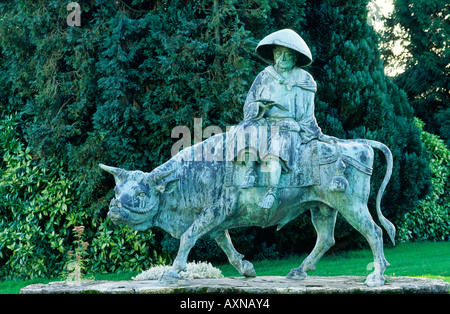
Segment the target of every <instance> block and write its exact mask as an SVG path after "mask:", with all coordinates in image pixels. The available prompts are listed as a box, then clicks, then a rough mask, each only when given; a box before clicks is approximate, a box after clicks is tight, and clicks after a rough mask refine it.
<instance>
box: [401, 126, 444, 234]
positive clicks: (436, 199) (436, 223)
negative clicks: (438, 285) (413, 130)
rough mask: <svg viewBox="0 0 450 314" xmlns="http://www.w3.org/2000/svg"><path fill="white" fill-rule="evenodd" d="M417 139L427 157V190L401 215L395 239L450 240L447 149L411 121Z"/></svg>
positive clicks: (440, 140)
mask: <svg viewBox="0 0 450 314" xmlns="http://www.w3.org/2000/svg"><path fill="white" fill-rule="evenodd" d="M415 122H416V124H417V126H418V127H419V128H420V129H421V138H422V141H423V143H424V144H425V147H426V150H427V153H428V154H429V155H430V158H431V163H430V169H431V172H432V177H431V185H432V188H431V191H430V193H429V194H428V195H427V196H426V198H425V199H424V200H422V201H420V202H419V205H418V206H417V207H416V208H415V209H413V210H411V211H409V212H407V213H405V214H404V215H403V218H402V219H401V220H400V221H399V223H398V226H397V228H398V240H399V242H405V241H409V240H414V241H422V240H432V241H449V240H450V223H449V222H450V149H449V148H448V147H447V146H446V145H445V142H444V141H443V140H442V139H440V138H439V136H437V135H434V134H431V133H428V132H426V131H424V130H423V127H424V123H423V122H422V121H421V120H419V119H417V118H416V119H415Z"/></svg>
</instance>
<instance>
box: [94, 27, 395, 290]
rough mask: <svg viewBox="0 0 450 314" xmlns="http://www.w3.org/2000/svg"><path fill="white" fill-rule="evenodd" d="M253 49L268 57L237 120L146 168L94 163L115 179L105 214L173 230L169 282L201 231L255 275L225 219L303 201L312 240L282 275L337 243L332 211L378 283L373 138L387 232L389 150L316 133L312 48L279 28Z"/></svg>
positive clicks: (294, 208)
mask: <svg viewBox="0 0 450 314" xmlns="http://www.w3.org/2000/svg"><path fill="white" fill-rule="evenodd" d="M256 54H257V55H258V56H259V57H260V58H261V59H262V60H264V61H266V62H268V63H269V64H270V65H269V66H268V67H267V68H266V69H264V70H263V71H262V72H261V73H260V74H259V75H258V76H257V77H256V79H255V81H254V83H253V85H252V87H251V88H250V91H249V93H248V96H247V99H246V101H245V104H244V106H243V109H244V119H243V121H242V122H240V123H239V124H238V125H236V126H234V127H232V128H231V129H229V130H228V131H227V132H226V133H222V134H217V135H214V136H212V137H210V138H209V139H207V140H205V141H203V142H201V143H198V144H195V145H194V146H191V147H188V148H185V149H183V150H182V151H180V152H179V153H178V154H177V155H175V156H174V157H172V158H171V159H170V160H168V161H167V162H166V163H164V164H163V165H161V166H159V167H157V168H156V169H154V170H153V171H152V172H150V173H145V172H142V171H139V170H137V171H126V170H123V169H120V168H115V167H110V166H105V165H102V164H100V167H101V168H102V169H104V170H105V171H107V172H109V173H111V174H112V175H114V178H115V180H116V187H115V192H116V195H115V198H114V199H113V200H112V201H111V203H110V208H109V213H108V216H109V217H110V218H111V220H112V221H113V222H114V223H116V224H126V225H128V226H130V227H131V228H132V229H135V230H141V231H144V230H146V229H148V228H151V227H160V228H162V229H164V230H166V231H167V232H169V233H170V234H171V235H172V236H173V237H175V238H179V239H180V247H179V251H178V254H177V257H176V259H175V261H174V262H173V265H172V267H171V269H170V270H169V271H166V272H165V273H164V274H163V275H162V276H161V278H160V280H161V281H163V282H169V283H172V282H176V281H178V273H179V272H180V271H181V270H184V269H185V268H186V262H187V257H188V254H189V251H190V250H191V249H192V247H193V246H194V245H195V243H196V241H197V240H198V239H200V238H205V239H215V241H216V242H217V243H218V245H219V246H220V247H221V248H222V250H223V251H224V252H225V253H226V255H227V256H228V260H229V261H230V263H231V264H232V265H233V266H234V267H236V269H237V270H238V271H239V273H240V274H242V275H243V276H247V277H254V276H256V273H255V270H254V268H253V265H252V264H251V263H250V262H249V261H247V260H244V259H243V257H244V256H243V255H242V254H239V253H238V252H237V251H236V249H235V248H234V246H233V244H232V242H231V239H230V235H229V233H228V229H230V228H237V227H244V226H261V227H268V226H278V229H280V228H282V227H283V226H284V225H285V224H287V223H288V222H290V221H292V220H293V219H295V218H296V217H297V216H298V215H300V214H301V213H303V212H305V211H307V210H310V211H311V217H312V222H313V225H314V227H315V229H316V231H317V242H316V245H315V247H314V249H313V251H312V252H311V254H310V255H309V256H308V257H306V259H305V260H304V261H303V262H302V264H301V265H300V266H299V267H298V268H295V269H292V270H291V271H290V273H289V274H288V275H287V278H288V279H293V280H302V279H304V278H305V277H306V273H307V272H308V271H309V270H312V269H314V268H315V264H316V263H317V262H318V261H319V259H320V258H321V257H322V256H323V254H324V253H325V252H326V251H327V250H328V249H329V248H330V247H331V246H332V245H333V244H334V226H335V223H336V215H337V213H338V212H339V213H341V214H342V216H343V217H344V218H345V219H346V220H347V221H348V222H349V223H350V224H351V225H352V226H353V227H354V228H355V229H357V230H358V231H359V232H360V233H361V234H362V235H363V236H364V237H365V238H366V239H367V241H368V242H369V244H370V247H371V249H372V252H373V255H374V262H373V265H374V271H373V272H372V273H371V274H369V275H368V277H367V279H366V281H365V282H366V284H367V285H368V286H381V285H383V284H384V278H383V273H384V271H385V269H386V266H388V265H389V264H388V262H387V261H386V259H385V257H384V252H383V238H382V229H381V228H380V227H378V226H377V225H376V224H375V222H374V221H373V219H372V217H371V216H370V214H369V210H368V208H367V201H368V198H369V194H370V193H369V189H370V178H371V174H372V170H373V168H372V166H373V160H374V151H373V148H375V149H379V150H381V151H382V152H383V154H384V156H385V157H386V161H387V170H386V174H385V177H384V180H383V182H382V184H381V187H380V189H379V191H378V195H377V200H376V210H377V215H378V218H379V220H380V222H381V224H382V226H383V227H384V228H385V229H386V230H387V233H388V235H389V237H390V238H391V240H392V242H394V238H395V227H394V226H393V225H392V223H391V222H389V221H388V220H387V219H386V218H385V217H383V215H382V213H381V209H380V203H381V197H382V195H383V192H384V190H385V188H386V185H387V184H388V181H389V179H390V176H391V173H392V165H393V161H392V154H391V152H390V150H389V149H388V148H387V147H386V146H385V145H384V144H382V143H380V142H377V141H371V140H364V139H356V140H340V139H337V138H335V137H331V136H328V135H325V134H323V133H322V131H321V129H320V128H319V126H318V125H317V121H316V118H315V116H314V96H315V92H316V89H317V87H316V82H315V81H314V79H313V77H312V76H311V75H310V74H309V73H308V72H306V71H305V70H303V69H302V67H303V66H306V65H309V64H310V63H311V62H312V57H311V52H310V50H309V48H308V46H307V45H306V43H305V42H304V41H303V39H302V38H301V37H300V36H299V35H298V34H297V33H295V32H294V31H292V30H289V29H284V30H281V31H278V32H275V33H272V34H270V35H268V36H267V37H265V38H264V39H263V40H261V42H260V43H259V44H258V46H257V48H256ZM211 150H212V151H215V152H220V154H217V153H215V154H214V158H207V159H206V160H204V159H202V158H198V156H197V154H198V152H200V153H202V152H205V151H211Z"/></svg>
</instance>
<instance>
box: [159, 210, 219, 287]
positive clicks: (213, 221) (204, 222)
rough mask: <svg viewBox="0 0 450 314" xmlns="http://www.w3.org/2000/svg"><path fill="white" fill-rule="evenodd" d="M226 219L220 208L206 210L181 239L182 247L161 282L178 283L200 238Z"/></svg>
mask: <svg viewBox="0 0 450 314" xmlns="http://www.w3.org/2000/svg"><path fill="white" fill-rule="evenodd" d="M224 219H225V213H224V211H223V210H222V209H221V207H218V206H211V207H207V208H205V209H204V210H203V211H202V212H201V213H200V215H199V217H198V218H197V219H196V220H194V222H193V223H192V225H191V226H190V227H189V228H188V229H187V230H186V232H185V233H183V235H182V236H181V238H180V247H179V249H178V254H177V257H176V258H175V260H174V262H173V264H172V267H171V268H170V270H168V271H165V272H164V273H163V274H162V276H161V278H160V279H159V281H161V282H164V283H175V282H177V281H178V278H179V275H178V273H179V272H180V271H184V270H186V264H187V258H188V255H189V252H190V251H191V249H192V248H193V247H194V245H195V243H196V242H197V240H198V239H199V238H201V237H202V236H204V235H205V234H207V233H210V232H212V231H214V229H215V228H217V227H218V226H219V225H220V223H222V222H223V220H224Z"/></svg>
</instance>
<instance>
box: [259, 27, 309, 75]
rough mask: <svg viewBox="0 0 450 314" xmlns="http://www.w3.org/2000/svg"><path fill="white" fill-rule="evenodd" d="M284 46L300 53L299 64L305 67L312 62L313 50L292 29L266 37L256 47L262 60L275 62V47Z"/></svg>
mask: <svg viewBox="0 0 450 314" xmlns="http://www.w3.org/2000/svg"><path fill="white" fill-rule="evenodd" d="M275 46H283V47H287V48H290V49H292V50H294V51H296V52H298V53H299V56H298V59H297V63H296V64H297V66H299V67H303V66H307V65H310V64H311V63H312V55H311V50H309V48H308V45H307V44H306V43H305V41H304V40H303V38H301V37H300V36H299V35H298V34H297V33H296V32H294V31H293V30H291V29H282V30H280V31H277V32H275V33H272V34H270V35H267V36H266V37H264V38H263V39H262V40H261V41H260V42H259V44H258V46H257V47H256V54H257V56H258V57H260V58H261V59H262V60H264V61H266V62H268V63H270V64H274V59H273V48H274V47H275Z"/></svg>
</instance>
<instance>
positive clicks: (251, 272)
mask: <svg viewBox="0 0 450 314" xmlns="http://www.w3.org/2000/svg"><path fill="white" fill-rule="evenodd" d="M241 275H242V276H245V277H256V272H255V268H254V267H253V264H252V263H250V262H249V261H246V260H244V261H242V266H241Z"/></svg>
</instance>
